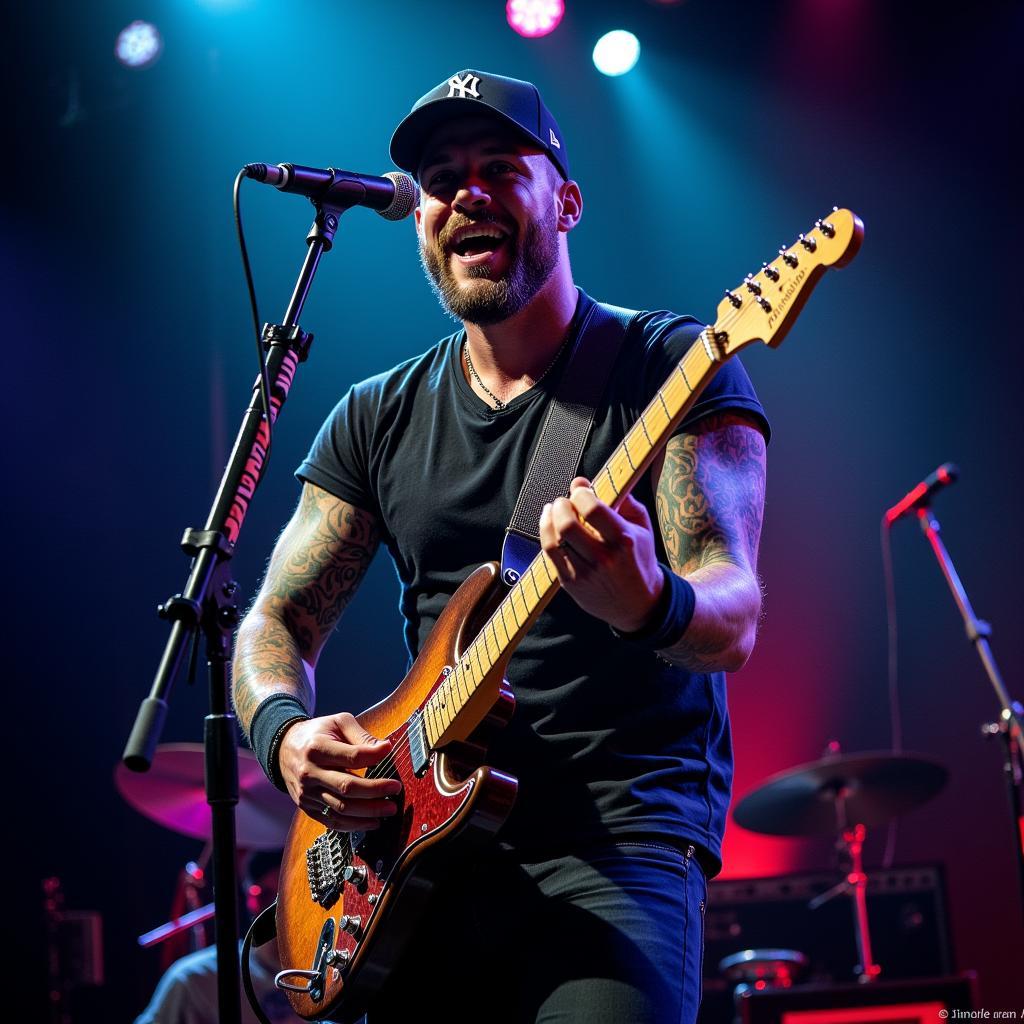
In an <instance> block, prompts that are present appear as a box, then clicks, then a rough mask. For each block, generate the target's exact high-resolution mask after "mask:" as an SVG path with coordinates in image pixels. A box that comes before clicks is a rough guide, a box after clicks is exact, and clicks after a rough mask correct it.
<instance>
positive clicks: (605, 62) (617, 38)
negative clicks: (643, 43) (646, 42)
mask: <svg viewBox="0 0 1024 1024" xmlns="http://www.w3.org/2000/svg"><path fill="white" fill-rule="evenodd" d="M639 59H640V40H639V39H637V37H636V36H635V35H633V33H632V32H626V31H624V30H622V29H616V30H615V31H614V32H606V33H605V34H604V35H603V36H601V38H600V39H598V41H597V46H595V47H594V64H595V65H596V67H597V70H598V71H600V72H601V73H602V74H604V75H613V76H614V75H624V74H625V73H626V72H627V71H629V70H631V69H632V67H633V65H634V64H636V62H637V61H638V60H639Z"/></svg>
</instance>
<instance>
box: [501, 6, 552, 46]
mask: <svg viewBox="0 0 1024 1024" xmlns="http://www.w3.org/2000/svg"><path fill="white" fill-rule="evenodd" d="M563 14H565V3H564V0H508V3H507V4H505V17H506V18H507V19H508V23H509V24H510V25H511V26H512V28H514V29H515V30H516V31H517V32H518V33H519V34H520V35H521V36H526V38H527V39H539V38H540V37H541V36H546V35H547V34H548V33H549V32H554V30H555V29H556V28H558V23H559V22H560V21H561V20H562V15H563Z"/></svg>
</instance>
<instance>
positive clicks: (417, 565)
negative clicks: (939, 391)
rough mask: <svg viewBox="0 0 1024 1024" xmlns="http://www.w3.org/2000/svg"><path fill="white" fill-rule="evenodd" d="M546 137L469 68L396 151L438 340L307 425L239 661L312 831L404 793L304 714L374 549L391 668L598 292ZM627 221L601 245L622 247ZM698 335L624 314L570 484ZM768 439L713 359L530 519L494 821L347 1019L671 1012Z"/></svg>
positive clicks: (353, 727) (536, 422) (693, 909)
mask: <svg viewBox="0 0 1024 1024" xmlns="http://www.w3.org/2000/svg"><path fill="white" fill-rule="evenodd" d="M566 147H567V143H566V140H565V138H564V137H563V135H562V133H561V131H560V129H559V128H558V125H557V124H556V123H555V121H554V119H553V118H552V117H551V114H550V113H549V112H548V110H547V108H546V106H545V105H544V104H543V101H542V100H541V98H540V96H539V94H538V92H537V90H536V89H535V87H533V86H532V85H530V84H529V83H526V82H519V81H516V80H514V79H509V78H504V77H501V76H497V75H492V74H488V73H485V72H479V71H471V70H466V71H462V72H460V73H459V74H456V75H453V76H452V77H451V78H450V79H448V80H446V81H445V82H443V83H441V84H440V85H439V86H437V87H436V88H435V89H433V90H432V91H431V92H429V93H427V94H426V95H425V96H424V97H423V98H422V99H421V100H419V101H418V102H417V103H416V105H415V106H414V107H413V109H412V111H411V113H410V114H409V115H408V116H407V117H406V118H405V119H404V120H403V121H402V123H401V124H400V125H399V126H398V129H397V131H396V132H395V135H394V138H393V140H392V144H391V153H392V157H393V159H394V160H395V162H396V163H397V164H398V165H399V166H401V167H403V168H405V169H407V170H409V171H410V172H412V173H414V174H415V175H416V176H417V178H418V180H419V182H420V186H421V189H422V197H421V201H420V205H419V207H418V208H417V210H416V212H415V220H416V229H417V234H418V239H419V248H420V256H421V259H422V262H423V266H424V268H425V270H426V272H427V276H428V278H429V280H430V282H431V284H432V286H433V287H434V289H435V291H436V292H437V295H438V297H439V299H440V301H441V303H442V305H443V306H444V308H445V309H446V311H447V312H448V313H449V314H450V315H451V316H452V317H453V318H454V319H456V320H457V321H461V325H462V329H461V330H459V331H458V332H457V333H456V334H454V335H452V336H451V337H449V338H446V339H443V340H442V341H441V342H439V343H438V344H437V345H435V346H434V347H433V348H431V349H430V350H429V351H427V352H426V353H425V354H424V355H422V356H419V357H416V358H414V359H411V360H409V361H407V362H404V363H402V364H401V365H400V366H398V367H396V368H395V369H394V370H391V371H389V372H387V373H384V374H381V375H379V376H377V377H373V378H371V379H370V380H368V381H364V382H362V383H360V384H357V385H355V386H354V387H353V388H352V389H351V390H350V391H349V393H348V394H347V395H346V396H345V397H344V398H343V399H342V400H341V402H340V403H339V404H338V406H337V407H336V409H335V410H334V412H333V413H332V415H331V417H330V418H329V419H328V421H327V422H326V423H325V424H324V427H323V428H322V430H321V431H320V434H319V435H318V437H317V439H316V441H315V442H314V444H313V447H312V450H311V452H310V454H309V456H308V458H307V459H306V461H304V462H303V464H302V466H301V467H300V468H299V470H298V474H297V475H298V477H299V479H300V480H301V481H302V482H303V488H302V494H301V497H300V500H299V504H298V508H297V509H296V512H295V514H294V515H293V517H292V519H291V521H290V522H289V524H288V525H287V527H286V528H285V530H284V532H283V533H282V535H281V537H280V539H279V541H278V543H277V545H276V547H275V549H274V553H273V556H272V558H271V561H270V565H269V568H268V570H267V574H266V579H265V580H264V583H263V586H262V589H261V590H260V593H259V595H258V596H257V598H256V601H255V603H254V605H253V607H252V609H251V610H250V611H249V613H248V615H247V616H246V618H245V620H244V622H243V623H242V626H241V628H240V630H239V634H238V640H237V647H236V653H235V663H234V700H235V706H236V709H237V713H238V717H239V719H240V722H241V724H242V726H243V728H244V729H245V730H246V731H247V733H248V734H249V736H250V738H251V741H252V744H253V748H254V750H255V751H256V752H257V754H258V756H259V757H260V759H261V761H262V762H263V764H264V768H265V769H266V770H267V771H268V774H269V775H270V777H271V778H272V779H273V780H274V781H275V782H276V783H277V784H278V785H279V786H281V787H282V788H286V789H287V791H288V792H289V793H290V794H291V796H292V798H293V799H294V800H295V803H296V804H297V805H298V806H299V807H300V808H301V809H302V810H303V811H304V812H305V813H306V814H308V815H309V816H311V817H312V818H314V819H316V820H317V821H318V822H321V823H323V824H324V825H326V826H327V827H328V828H330V829H334V830H338V831H341V832H371V831H373V830H374V829H376V828H377V827H379V825H380V823H381V821H382V820H383V819H386V818H388V817H389V816H390V815H392V814H393V813H394V812H395V809H396V805H395V802H394V798H395V797H396V796H397V795H398V793H399V791H400V789H401V784H400V783H399V782H398V781H397V780H396V779H393V778H389V777H380V778H373V777H369V776H366V777H363V776H362V775H357V774H352V773H351V771H350V769H365V768H369V767H371V766H374V765H376V764H378V763H379V762H381V761H382V759H384V758H385V757H386V756H387V755H388V754H389V752H390V750H391V744H390V742H389V741H387V740H380V739H377V738H375V737H374V736H371V735H370V734H369V733H367V732H366V731H365V730H364V729H363V728H362V727H361V726H360V725H359V724H358V722H357V721H356V719H355V717H353V715H351V714H348V713H339V714H326V715H321V716H318V717H310V716H313V715H314V711H313V707H314V668H315V666H316V663H317V659H318V657H319V655H320V652H321V650H322V649H323V646H324V644H325V642H326V640H327V638H328V636H329V635H330V633H331V630H332V628H333V627H334V625H335V623H336V622H337V620H338V618H339V616H340V615H341V613H342V611H343V610H344V608H345V606H346V605H347V604H348V602H349V601H350V600H351V598H352V597H353V595H354V593H355V591H356V589H357V588H358V585H359V583H360V581H361V579H362V577H363V575H364V573H365V571H366V569H367V567H368V566H369V564H370V561H371V559H372V558H373V556H374V553H375V552H376V550H377V548H378V546H379V544H380V543H381V541H383V542H384V543H385V545H386V546H387V548H388V550H389V552H390V554H391V556H392V557H393V559H394V561H395V565H396V569H397V571H398V574H399V577H400V579H401V582H402V602H401V607H402V611H403V614H404V617H405V622H406V626H405V636H406V642H407V645H408V647H409V650H410V653H411V654H412V655H415V654H416V653H417V652H418V651H419V650H420V648H421V645H422V643H423V641H424V639H425V637H426V636H427V635H428V634H429V632H430V629H431V627H432V626H433V625H434V623H435V622H436V620H437V618H438V615H439V614H440V612H441V610H442V608H443V607H444V605H445V603H446V602H447V600H448V598H449V597H450V596H451V595H452V593H453V592H454V591H455V589H456V588H457V587H458V585H459V584H460V583H461V582H462V581H463V580H464V579H465V578H466V577H467V576H468V575H469V573H470V572H471V571H472V569H474V568H475V567H476V566H477V565H479V564H480V563H481V562H485V561H488V560H491V559H494V558H496V557H497V555H498V553H499V552H500V550H501V546H502V539H503V532H504V530H505V527H506V526H507V524H508V522H509V518H510V516H511V514H512V510H513V507H514V506H515V503H516V498H517V495H518V492H519V488H520V486H521V485H522V481H523V479H524V476H525V474H526V469H527V464H528V462H529V459H530V456H531V455H532V453H533V450H534V448H535V446H536V443H537V438H538V436H539V432H540V429H541V424H542V422H543V419H544V415H545V411H546V409H547V406H548V404H549V402H550V399H551V396H552V394H553V391H554V389H555V388H556V387H557V384H558V381H559V379H560V377H561V376H562V371H563V370H564V368H565V365H566V362H567V355H568V352H569V351H570V350H571V348H572V346H573V344H574V341H575V337H576V333H577V332H578V330H579V329H580V324H581V322H583V320H584V318H585V314H586V312H587V310H588V309H589V307H590V306H591V305H592V300H591V299H590V298H589V297H588V296H586V295H585V294H584V293H583V292H581V291H579V290H578V289H577V287H576V286H575V284H574V283H573V277H572V272H571V268H570V261H569V248H568V237H569V233H570V232H571V231H572V230H573V229H574V228H575V226H576V225H577V223H578V222H579V220H580V216H581V213H582V196H581V192H580V187H579V185H578V184H577V183H576V182H575V181H574V180H573V179H572V178H571V177H570V176H569V168H568V158H567V152H566ZM623 227H624V230H623V242H624V244H623V246H622V248H621V250H620V251H623V252H629V251H630V250H629V249H628V248H627V246H632V247H633V254H634V258H645V253H644V250H643V247H642V241H641V240H640V239H638V238H635V237H634V238H630V237H629V235H628V233H627V232H628V225H626V224H624V226H623ZM700 329H701V325H700V324H698V323H697V322H696V321H694V320H692V319H691V318H688V317H680V316H675V315H673V314H670V313H667V312H659V313H644V314H641V315H640V316H639V317H637V318H635V320H634V322H633V323H632V325H631V327H630V330H629V332H628V334H627V336H626V339H625V341H624V342H623V345H622V348H621V350H620V351H619V353H618V356H617V359H616V362H615V364H614V366H613V369H612V372H611V374H610V376H609V380H608V383H607V385H606V387H605V391H604V397H603V399H602V403H601V405H600V407H599V408H598V410H597V412H596V415H595V417H594V421H593V426H592V429H591V433H590V435H589V439H588V442H587V446H586V448H585V450H584V454H583V458H582V461H581V466H580V471H581V473H584V474H591V475H593V474H595V473H596V472H597V470H598V468H599V467H600V466H601V465H602V463H603V462H604V460H605V458H606V456H607V455H608V453H609V452H610V451H611V450H612V449H613V447H614V446H615V445H616V444H618V442H619V441H621V439H622V437H623V434H624V432H625V430H626V429H628V428H629V426H630V425H631V424H632V423H633V422H635V420H636V418H637V416H638V414H639V412H640V411H641V410H642V409H643V408H644V407H645V406H646V404H647V403H648V402H649V401H650V400H651V398H652V397H653V396H654V395H655V392H656V390H657V388H658V387H659V385H660V384H661V383H662V381H663V380H664V378H665V377H667V376H668V375H669V373H670V372H671V371H672V368H673V366H674V365H675V364H676V363H678V361H679V359H680V357H681V355H682V354H683V353H684V352H685V351H686V350H687V349H688V348H689V346H690V345H691V344H692V343H693V341H694V339H695V338H697V336H698V334H699V332H700ZM767 433H768V426H767V422H766V420H765V417H764V413H763V410H762V408H761V406H760V404H759V402H758V400H757V398H756V396H755V394H754V391H753V388H752V387H751V385H750V382H749V380H748V378H747V376H746V373H745V372H744V370H743V368H742V366H741V365H740V364H739V362H738V360H735V359H734V360H731V361H730V362H728V363H726V364H725V365H723V366H722V368H721V369H720V370H719V372H718V373H717V375H716V376H715V377H714V379H713V380H712V381H711V383H710V384H709V385H708V387H707V388H706V389H705V390H704V392H703V393H702V394H701V396H700V399H699V400H698V402H697V404H696V405H695V406H694V407H693V409H692V411H691V412H690V414H689V416H688V417H687V419H686V420H685V421H684V422H683V424H682V426H681V427H680V428H679V429H678V431H677V432H676V433H675V434H674V435H673V436H672V438H671V440H669V442H668V444H667V446H666V448H665V449H664V451H663V453H662V454H661V455H660V456H659V457H658V458H657V459H656V460H655V462H654V464H653V466H652V468H651V471H650V473H649V475H648V476H646V477H644V478H643V479H642V480H641V482H640V484H638V485H637V486H636V488H635V491H634V493H633V494H632V495H629V496H627V497H626V498H625V499H624V500H623V501H622V502H621V503H620V504H619V506H618V508H617V510H615V509H613V508H611V507H610V506H609V505H607V504H605V503H603V502H601V501H600V500H598V498H597V497H596V495H595V493H594V490H593V489H592V487H591V485H590V479H589V478H588V476H586V475H581V476H579V477H577V478H576V479H575V480H573V483H572V486H571V489H570V493H569V495H568V497H559V498H557V499H556V500H554V501H552V502H551V503H550V504H548V505H546V506H545V507H544V510H543V514H542V515H541V518H540V522H539V524H538V532H539V536H540V543H541V546H542V548H543V550H544V552H545V553H546V554H547V556H548V558H549V559H550V562H551V563H552V565H553V566H554V568H555V571H556V572H557V575H558V579H559V581H560V583H561V586H562V588H563V589H564V590H565V591H566V594H565V595H558V596H556V597H555V599H554V600H553V601H552V602H551V604H550V605H549V606H548V607H547V609H546V610H545V611H544V612H543V614H542V615H541V617H540V619H539V620H538V622H537V623H536V625H535V627H534V628H533V630H532V632H531V633H530V634H529V636H528V637H527V638H526V639H525V640H524V641H523V642H522V644H521V645H520V647H519V648H518V650H517V653H516V655H515V657H514V658H513V660H512V661H511V663H510V666H509V670H508V677H509V681H510V683H511V685H512V688H513V690H514V692H515V695H516V702H517V706H516V711H515V714H514V715H513V717H512V720H511V723H510V724H509V725H508V727H507V728H506V729H504V730H503V731H502V733H501V735H500V736H499V737H498V738H497V740H496V741H495V742H494V743H492V745H491V749H490V753H489V756H488V761H489V763H492V764H494V765H495V766H496V767H498V768H500V769H502V770H505V771H508V772H509V773H511V774H512V775H514V776H516V777H517V778H518V780H519V794H518V799H517V801H516V805H515V808H514V809H513V811H512V813H511V816H510V817H509V819H508V821H507V822H506V824H505V825H504V827H503V828H502V829H501V831H500V832H499V833H498V835H497V837H496V841H495V842H494V843H493V848H491V849H488V850H487V851H486V852H485V853H484V854H483V855H481V856H479V857H478V858H476V859H475V860H474V862H473V864H472V865H471V866H470V867H468V868H467V869H465V870H461V871H460V872H459V873H458V874H457V876H455V877H453V878H452V879H451V880H450V881H448V882H446V883H445V885H444V886H443V887H442V889H441V891H440V892H439V893H438V894H437V897H438V907H439V909H438V912H437V913H436V914H434V915H432V916H431V917H430V918H429V919H428V920H427V921H426V922H425V923H424V925H423V927H422V928H421V932H422V934H419V935H417V936H416V937H414V940H413V945H412V946H411V947H410V948H409V950H408V951H407V953H406V954H405V955H404V958H403V960H402V962H401V963H400V964H398V965H397V967H396V970H395V973H394V975H393V977H392V978H391V980H390V981H389V982H388V984H387V985H386V986H385V988H384V990H383V992H382V993H381V995H380V997H379V999H378V1000H377V1001H376V1002H375V1003H374V1004H373V1005H372V1006H371V1009H370V1014H369V1020H370V1022H371V1024H378V1022H381V1021H392V1020H394V1021H398V1020H403V1021H405V1020H409V1019H411V1015H413V1014H415V1015H416V1018H417V1019H420V1020H426V1021H434V1020H437V1021H452V1022H455V1021H458V1022H463V1021H465V1022H468V1021H488V1022H491V1021H510V1022H511V1021H516V1022H526V1021H529V1022H534V1021H538V1022H539V1021H555V1020H558V1021H580V1022H583V1021H586V1022H587V1024H598V1022H608V1024H611V1022H613V1021H614V1022H615V1024H620V1022H630V1024H642V1022H659V1024H660V1022H668V1021H672V1022H673V1024H675V1022H680V1021H683V1022H687V1024H690V1022H692V1021H693V1020H694V1019H695V1017H696V1012H697V1007H698V1004H699V1000H700V975H701V957H702V947H703V909H704V900H705V898H706V877H707V876H709V875H711V874H713V873H715V872H717V871H718V870H719V869H720V867H721V839H722V833H723V830H724V826H725V818H726V812H727V808H728V801H729V792H730V784H731V778H732V750H731V741H730V735H729V724H728V712H727V707H726V696H725V677H724V673H725V672H729V671H736V670H738V669H739V668H740V667H742V665H743V664H744V663H745V662H746V660H747V658H748V657H749V655H750V652H751V649H752V647H753V644H754V638H755V632H756V627H757V622H758V617H759V614H760V608H761V590H760V586H759V583H758V578H757V574H756V559H757V548H758V540H759V535H760V528H761V516H762V508H763V501H764V487H765V438H766V437H767ZM652 522H654V523H656V524H657V528H656V529H655V528H654V527H652Z"/></svg>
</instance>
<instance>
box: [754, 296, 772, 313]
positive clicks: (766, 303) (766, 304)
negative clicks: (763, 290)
mask: <svg viewBox="0 0 1024 1024" xmlns="http://www.w3.org/2000/svg"><path fill="white" fill-rule="evenodd" d="M754 301H755V302H756V303H757V304H758V305H759V306H760V307H761V308H762V309H763V310H764V311H765V312H766V313H770V312H771V311H772V304H771V303H770V302H769V301H768V300H767V299H765V298H762V297H761V296H760V295H759V296H758V297H757V298H756V299H755V300H754Z"/></svg>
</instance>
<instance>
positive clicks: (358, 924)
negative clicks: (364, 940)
mask: <svg viewBox="0 0 1024 1024" xmlns="http://www.w3.org/2000/svg"><path fill="white" fill-rule="evenodd" d="M338 927H339V928H340V929H341V930H342V931H343V932H348V933H349V935H358V934H359V933H360V931H361V930H362V927H363V919H362V918H361V917H360V916H359V915H358V914H343V915H342V916H341V917H339V918H338Z"/></svg>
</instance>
